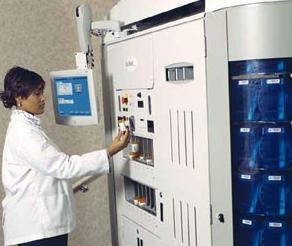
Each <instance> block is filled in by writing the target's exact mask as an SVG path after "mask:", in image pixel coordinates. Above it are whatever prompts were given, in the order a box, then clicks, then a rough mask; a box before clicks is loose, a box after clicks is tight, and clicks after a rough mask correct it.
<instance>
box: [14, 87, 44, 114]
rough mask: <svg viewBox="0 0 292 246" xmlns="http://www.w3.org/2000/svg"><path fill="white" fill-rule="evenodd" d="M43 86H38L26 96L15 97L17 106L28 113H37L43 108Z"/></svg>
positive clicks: (41, 111)
mask: <svg viewBox="0 0 292 246" xmlns="http://www.w3.org/2000/svg"><path fill="white" fill-rule="evenodd" d="M45 100H46V98H45V96H44V88H43V87H40V88H38V89H36V90H34V91H33V92H32V93H31V94H30V95H29V96H28V97H27V98H23V97H18V98H16V102H17V104H18V105H17V108H18V109H21V110H23V111H26V112H28V113H31V114H34V115H39V114H42V113H43V112H44V110H45Z"/></svg>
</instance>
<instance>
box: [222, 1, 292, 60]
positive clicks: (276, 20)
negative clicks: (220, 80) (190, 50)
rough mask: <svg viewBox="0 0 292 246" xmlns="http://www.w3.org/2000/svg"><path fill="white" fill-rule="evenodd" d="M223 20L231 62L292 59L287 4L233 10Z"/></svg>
mask: <svg viewBox="0 0 292 246" xmlns="http://www.w3.org/2000/svg"><path fill="white" fill-rule="evenodd" d="M227 19H228V42H229V59H230V60H231V61H236V60H248V59H261V58H267V57H268V58H272V57H291V56H292V49H291V43H292V34H291V23H292V15H291V2H290V3H289V2H286V3H281V4H266V5H253V6H242V7H237V8H233V9H230V10H228V12H227ZM259 20H261V21H259ZM239 27H240V29H241V31H240V32H239V31H238V29H239ZM259 30H260V32H259ZM255 40H256V42H255Z"/></svg>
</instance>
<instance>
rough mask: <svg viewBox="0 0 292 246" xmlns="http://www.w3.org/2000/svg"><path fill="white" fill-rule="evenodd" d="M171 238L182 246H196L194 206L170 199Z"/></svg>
mask: <svg viewBox="0 0 292 246" xmlns="http://www.w3.org/2000/svg"><path fill="white" fill-rule="evenodd" d="M172 215H173V218H172V219H173V237H174V239H175V241H177V243H180V244H182V245H184V246H197V245H198V243H197V211H196V207H195V206H191V205H190V204H189V203H184V202H183V201H181V200H176V199H174V198H173V199H172Z"/></svg>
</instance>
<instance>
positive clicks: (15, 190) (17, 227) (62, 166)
mask: <svg viewBox="0 0 292 246" xmlns="http://www.w3.org/2000/svg"><path fill="white" fill-rule="evenodd" d="M70 144H72V143H70ZM108 172H109V161H108V156H107V152H106V150H101V151H93V152H90V153H87V154H84V155H81V156H79V155H72V156H69V155H67V154H65V153H63V152H61V151H60V150H59V149H58V147H57V146H56V145H55V144H54V143H53V142H52V141H51V140H50V139H49V138H48V137H47V136H46V134H45V133H44V132H43V130H42V128H41V126H40V120H39V118H37V117H35V116H32V115H31V114H28V113H26V112H24V111H20V110H13V112H12V115H11V121H10V124H9V126H8V130H7V134H6V139H5V145H4V151H3V162H2V182H3V185H4V189H5V194H6V196H5V199H4V200H3V201H2V206H3V221H2V224H3V229H4V238H5V245H14V244H19V243H24V242H29V241H34V240H38V239H42V238H48V237H54V236H57V235H62V234H66V233H69V232H71V231H72V230H73V228H74V226H75V212H74V202H73V192H72V186H71V183H70V179H71V178H75V177H80V176H84V175H94V174H105V173H108Z"/></svg>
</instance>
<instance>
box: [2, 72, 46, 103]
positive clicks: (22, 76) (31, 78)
mask: <svg viewBox="0 0 292 246" xmlns="http://www.w3.org/2000/svg"><path fill="white" fill-rule="evenodd" d="M44 87H45V81H44V80H43V78H42V77H41V76H40V75H39V74H37V73H35V72H33V71H30V70H28V69H25V68H22V67H12V68H11V69H9V70H8V72H7V73H6V75H5V79H4V91H3V92H1V93H0V99H1V101H2V102H3V105H4V107H5V108H12V107H13V106H16V100H15V99H16V98H17V97H23V98H27V97H29V96H30V95H31V94H32V92H33V91H34V90H36V89H39V88H44Z"/></svg>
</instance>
